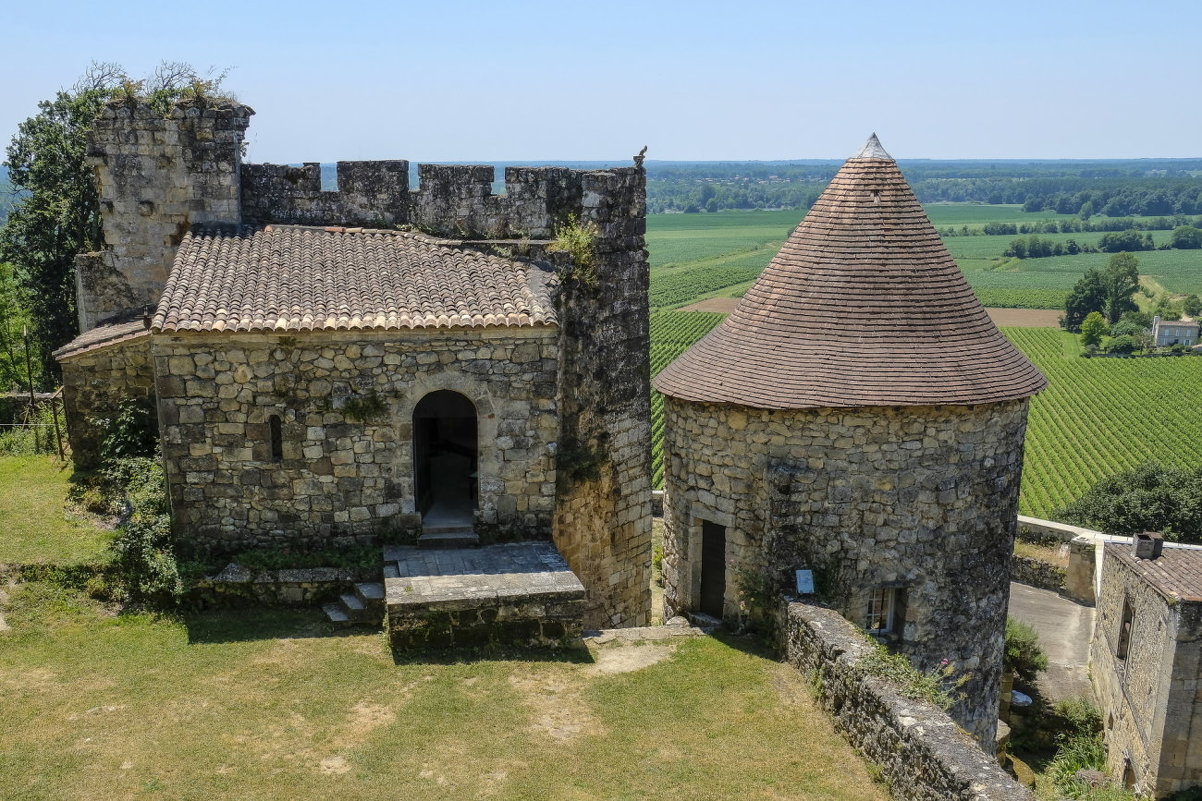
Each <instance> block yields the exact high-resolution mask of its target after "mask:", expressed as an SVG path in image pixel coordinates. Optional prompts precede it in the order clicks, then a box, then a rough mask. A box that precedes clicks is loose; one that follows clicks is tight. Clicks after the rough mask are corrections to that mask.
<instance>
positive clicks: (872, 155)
mask: <svg viewBox="0 0 1202 801" xmlns="http://www.w3.org/2000/svg"><path fill="white" fill-rule="evenodd" d="M1045 384H1046V381H1045V379H1044V377H1043V376H1042V375H1041V374H1040V373H1039V371H1038V370H1037V369H1036V368H1035V367H1034V366H1033V365H1032V364H1031V363H1030V362H1029V361H1027V359H1026V358H1025V357H1024V356H1023V355H1022V353H1020V352H1019V351H1018V350H1017V349H1016V348H1015V347H1014V346H1013V345H1011V344H1010V342H1009V341H1008V340H1006V339H1005V337H1003V336H1002V335H1001V333H1000V332H999V331H998V330H997V328H996V327H995V326H994V325H993V323H992V321H991V320H990V319H989V317H988V315H987V314H986V312H985V310H984V309H983V308H982V307H981V304H980V302H979V301H978V300H977V299H976V296H975V295H974V294H973V291H972V290H971V289H970V288H969V286H968V283H967V282H966V281H965V279H964V276H963V274H962V273H961V272H960V269H959V268H958V267H957V266H956V263H955V262H954V261H953V260H952V257H951V256H950V255H949V254H948V252H947V250H946V248H945V247H944V246H943V243H942V241H941V240H940V238H939V235H938V234H937V233H936V232H935V229H934V228H933V227H932V226H931V223H930V221H929V220H928V219H927V217H926V214H925V212H924V211H923V209H922V206H921V205H920V204H919V202H918V200H917V198H915V197H914V194H913V192H912V191H911V190H910V187H909V186H908V185H907V184H906V181H905V179H904V178H903V177H902V174H901V172H900V171H899V170H898V168H897V164H896V163H895V162H894V160H893V159H892V158H891V157H890V156H889V155H888V153H886V152H885V151H884V149H883V148H882V147H881V146H880V143H879V142H877V141H876V138H875V136H874V137H873V138H872V139H871V140H869V142H868V144H867V145H866V146H865V148H864V149H863V150H862V151H861V152H860V153H858V154H857V155H855V156H853V157H852V158H851V159H849V160H848V161H847V162H846V163H845V164H844V165H843V167H842V168H841V169H840V170H839V172H838V174H837V175H836V176H835V177H834V179H833V180H832V181H831V183H830V185H829V186H828V187H827V189H826V190H825V192H823V194H822V196H821V197H820V198H819V199H818V201H817V202H816V203H815V204H814V206H813V207H812V208H811V210H810V211H809V213H808V214H807V215H806V217H805V219H804V220H802V222H801V224H800V225H799V226H798V227H797V229H796V230H795V231H794V232H793V234H792V235H791V236H790V237H789V239H788V240H787V241H786V242H785V244H784V245H783V246H782V247H781V249H780V252H779V253H778V254H777V256H776V257H775V258H774V259H773V261H772V262H771V263H770V264H769V265H768V267H767V268H766V269H765V270H764V272H763V273H762V274H761V275H760V277H759V279H758V280H757V281H756V283H755V285H754V286H753V287H752V288H751V289H750V290H748V292H747V294H746V296H745V297H744V298H743V300H742V301H741V302H740V303H739V305H738V307H737V308H736V309H735V310H734V311H733V312H732V313H731V314H730V315H729V316H728V317H727V318H726V319H725V320H724V321H723V322H722V323H721V324H720V325H719V326H718V327H717V328H715V329H714V330H713V331H712V332H710V333H709V334H708V335H707V336H706V337H705V338H704V339H702V340H701V341H699V342H698V343H696V344H695V345H694V346H693V347H692V348H690V349H689V350H688V351H686V352H685V353H684V354H682V355H681V356H680V358H678V359H677V360H676V361H675V362H673V363H672V364H671V365H669V366H668V368H666V369H665V370H664V371H663V372H662V373H660V375H659V376H658V377H657V378H656V380H655V387H656V388H657V389H659V390H660V391H661V392H662V393H664V395H665V396H666V399H665V406H664V411H665V434H664V459H665V466H664V475H665V503H664V520H665V529H666V533H665V543H664V562H663V564H664V583H665V602H666V605H667V607H668V613H669V614H671V613H673V612H675V611H677V610H699V611H702V612H705V613H708V614H710V615H713V616H714V617H718V618H728V619H729V618H731V617H733V616H735V615H737V614H739V611H740V610H739V604H740V600H741V599H744V598H745V597H746V596H747V595H748V588H749V587H751V588H754V587H755V586H757V585H758V584H761V583H766V584H767V585H768V586H769V587H771V588H773V589H776V588H780V587H782V586H792V585H793V581H794V576H793V571H794V570H799V569H807V570H810V571H812V573H813V575H814V577H815V579H816V583H817V585H818V586H817V589H818V592H819V594H820V597H823V598H824V599H826V600H829V601H830V603H831V604H832V605H833V606H834V607H835V608H836V609H838V610H839V611H840V612H841V613H842V614H843V615H844V617H846V618H847V619H848V620H850V621H852V622H853V623H855V624H856V625H858V626H862V627H864V628H865V629H867V630H868V631H869V632H870V633H871V634H873V635H874V636H876V637H877V638H878V639H879V640H882V641H885V642H887V643H888V644H889V645H890V646H891V647H892V648H894V649H896V650H897V651H899V652H901V653H904V654H906V655H907V656H908V657H909V658H910V660H911V662H913V663H914V664H915V666H917V667H918V668H920V669H923V670H932V669H939V668H940V666H941V665H947V666H950V668H951V670H952V671H954V672H955V674H956V675H957V676H960V677H963V678H964V680H965V683H964V684H963V686H962V687H961V688H960V692H961V693H962V700H961V701H959V702H958V703H957V705H956V706H955V707H954V708H953V709H952V714H953V717H954V718H955V719H956V721H957V722H958V723H959V724H960V725H961V726H963V727H964V728H965V729H966V730H967V731H969V732H971V733H972V734H973V735H974V736H976V737H977V739H978V741H979V742H981V743H982V744H983V745H985V746H986V747H987V748H988V749H990V750H991V749H992V747H993V738H994V732H995V730H996V724H997V708H998V689H999V685H1000V680H1001V673H1002V652H1003V634H1004V628H1005V620H1006V607H1007V603H1008V598H1009V578H1010V569H1009V565H1010V554H1011V551H1012V549H1013V541H1014V534H1015V529H1016V523H1017V511H1018V490H1019V478H1020V476H1021V472H1022V458H1023V434H1024V430H1025V428H1026V417H1027V403H1028V399H1029V398H1030V397H1031V396H1032V395H1034V394H1036V393H1037V392H1039V391H1040V390H1042V389H1043V387H1044V386H1045ZM945 660H946V661H945Z"/></svg>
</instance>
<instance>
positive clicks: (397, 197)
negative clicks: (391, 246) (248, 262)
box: [242, 161, 410, 228]
mask: <svg viewBox="0 0 1202 801" xmlns="http://www.w3.org/2000/svg"><path fill="white" fill-rule="evenodd" d="M242 216H243V218H244V219H245V220H246V222H248V223H269V222H274V223H289V224H295V225H361V226H368V227H373V228H389V227H392V226H394V225H399V224H403V223H407V222H409V217H410V214H409V162H407V161H340V162H338V191H334V192H329V191H324V192H323V191H322V188H321V165H320V164H317V163H316V162H313V163H308V164H305V165H304V166H301V167H289V166H285V165H281V164H244V165H243V166H242Z"/></svg>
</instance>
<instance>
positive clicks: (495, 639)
mask: <svg viewBox="0 0 1202 801" xmlns="http://www.w3.org/2000/svg"><path fill="white" fill-rule="evenodd" d="M384 587H385V603H386V604H387V608H388V618H387V621H388V636H389V638H390V640H391V641H392V647H393V648H395V649H399V650H405V649H412V648H449V647H464V646H479V645H487V644H490V643H492V644H501V645H521V646H559V645H567V644H570V643H572V642H574V641H576V640H577V639H579V638H580V636H581V634H582V633H583V630H584V585H583V584H581V583H580V579H578V578H577V577H576V574H574V573H573V572H572V571H571V570H569V569H568V565H567V562H565V561H564V558H563V557H562V556H561V555H560V554H559V551H557V550H556V549H555V546H554V545H553V544H552V543H550V542H515V543H506V544H503V545H489V546H485V547H483V548H449V549H445V550H432V549H426V548H421V549H419V548H414V547H406V546H389V547H387V548H385V549H384Z"/></svg>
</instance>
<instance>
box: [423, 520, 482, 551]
mask: <svg viewBox="0 0 1202 801" xmlns="http://www.w3.org/2000/svg"><path fill="white" fill-rule="evenodd" d="M479 544H480V535H479V534H477V533H476V532H475V530H474V529H473V528H472V527H471V526H470V525H469V526H463V525H447V526H423V527H422V533H421V536H419V537H418V538H417V547H419V548H474V547H475V546H477V545H479Z"/></svg>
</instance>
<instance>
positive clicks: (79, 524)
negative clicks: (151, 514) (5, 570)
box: [0, 456, 112, 565]
mask: <svg viewBox="0 0 1202 801" xmlns="http://www.w3.org/2000/svg"><path fill="white" fill-rule="evenodd" d="M70 475H71V470H70V468H69V467H63V466H62V465H61V464H59V463H58V462H56V461H55V460H54V459H52V458H50V457H49V456H0V564H30V563H42V564H47V563H49V564H62V565H67V564H79V563H82V562H90V561H94V560H96V559H98V558H99V557H100V556H101V554H102V552H103V551H104V548H105V546H106V545H107V544H108V542H109V540H110V539H111V538H112V533H111V532H109V531H107V530H104V529H102V528H100V527H98V526H97V525H96V524H95V523H94V522H92V521H91V520H88V519H84V516H83V515H80V514H73V513H71V512H70V511H69V507H68V504H67V490H68V488H69V486H70V485H69V481H68V479H69V477H70Z"/></svg>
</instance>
